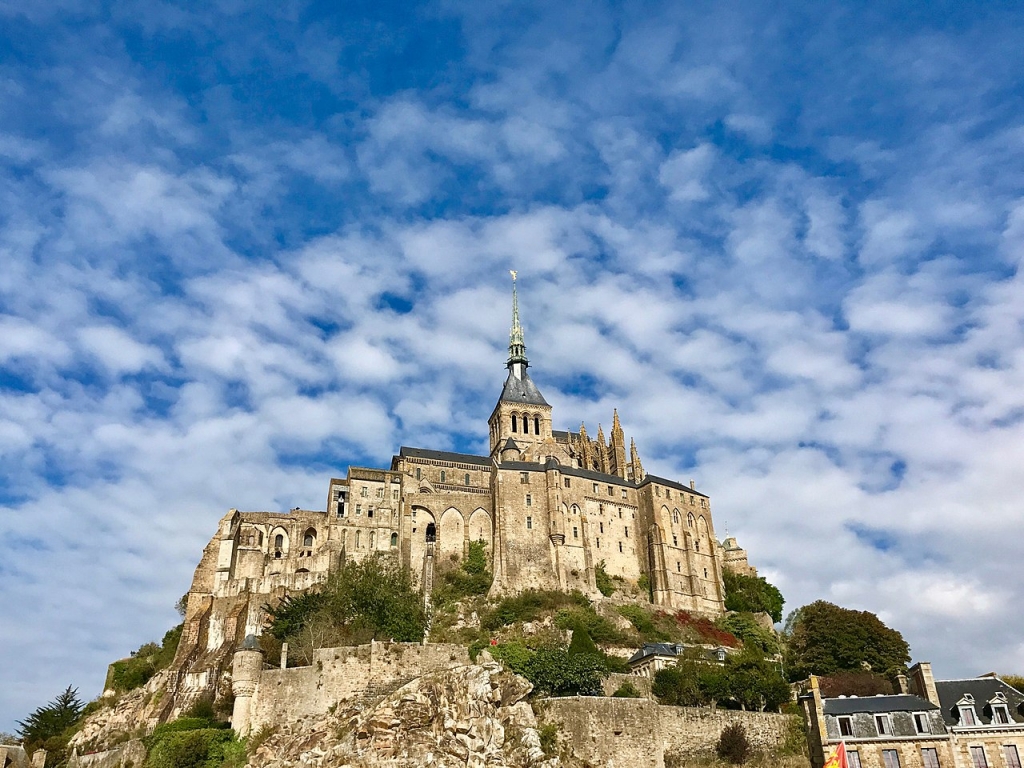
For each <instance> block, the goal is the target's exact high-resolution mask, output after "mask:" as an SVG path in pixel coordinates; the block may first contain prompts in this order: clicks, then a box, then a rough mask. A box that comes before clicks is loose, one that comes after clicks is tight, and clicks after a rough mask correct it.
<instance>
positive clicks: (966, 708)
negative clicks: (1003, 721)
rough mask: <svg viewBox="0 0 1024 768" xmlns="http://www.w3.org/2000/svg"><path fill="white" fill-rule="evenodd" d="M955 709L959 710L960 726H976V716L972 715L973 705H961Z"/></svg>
mask: <svg viewBox="0 0 1024 768" xmlns="http://www.w3.org/2000/svg"><path fill="white" fill-rule="evenodd" d="M957 709H959V710H960V725H977V724H978V716H977V715H976V714H975V713H974V705H973V704H961V705H960V706H959V707H957Z"/></svg>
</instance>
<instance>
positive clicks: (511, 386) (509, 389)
mask: <svg viewBox="0 0 1024 768" xmlns="http://www.w3.org/2000/svg"><path fill="white" fill-rule="evenodd" d="M498 402H508V403H525V404H527V405H548V401H547V400H545V399H544V395H542V394H541V393H540V390H539V389H537V385H536V384H534V383H533V379H531V378H530V374H528V373H527V372H526V369H525V368H523V378H521V379H519V378H516V376H515V374H513V373H512V371H511V370H509V372H508V378H507V379H505V386H504V388H502V390H501V397H499V398H498Z"/></svg>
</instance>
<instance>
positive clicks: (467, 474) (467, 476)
mask: <svg viewBox="0 0 1024 768" xmlns="http://www.w3.org/2000/svg"><path fill="white" fill-rule="evenodd" d="M466 485H469V472H467V473H466Z"/></svg>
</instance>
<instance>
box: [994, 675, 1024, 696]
mask: <svg viewBox="0 0 1024 768" xmlns="http://www.w3.org/2000/svg"><path fill="white" fill-rule="evenodd" d="M999 679H1000V680H1002V681H1003V682H1004V683H1006V684H1007V685H1009V686H1010V687H1011V688H1016V689H1017V690H1018V691H1020V692H1021V693H1024V675H1000V676H999Z"/></svg>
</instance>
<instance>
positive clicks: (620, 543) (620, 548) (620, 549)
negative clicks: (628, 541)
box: [619, 541, 622, 552]
mask: <svg viewBox="0 0 1024 768" xmlns="http://www.w3.org/2000/svg"><path fill="white" fill-rule="evenodd" d="M621 551H622V542H621V541H620V542H619V552H621Z"/></svg>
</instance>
